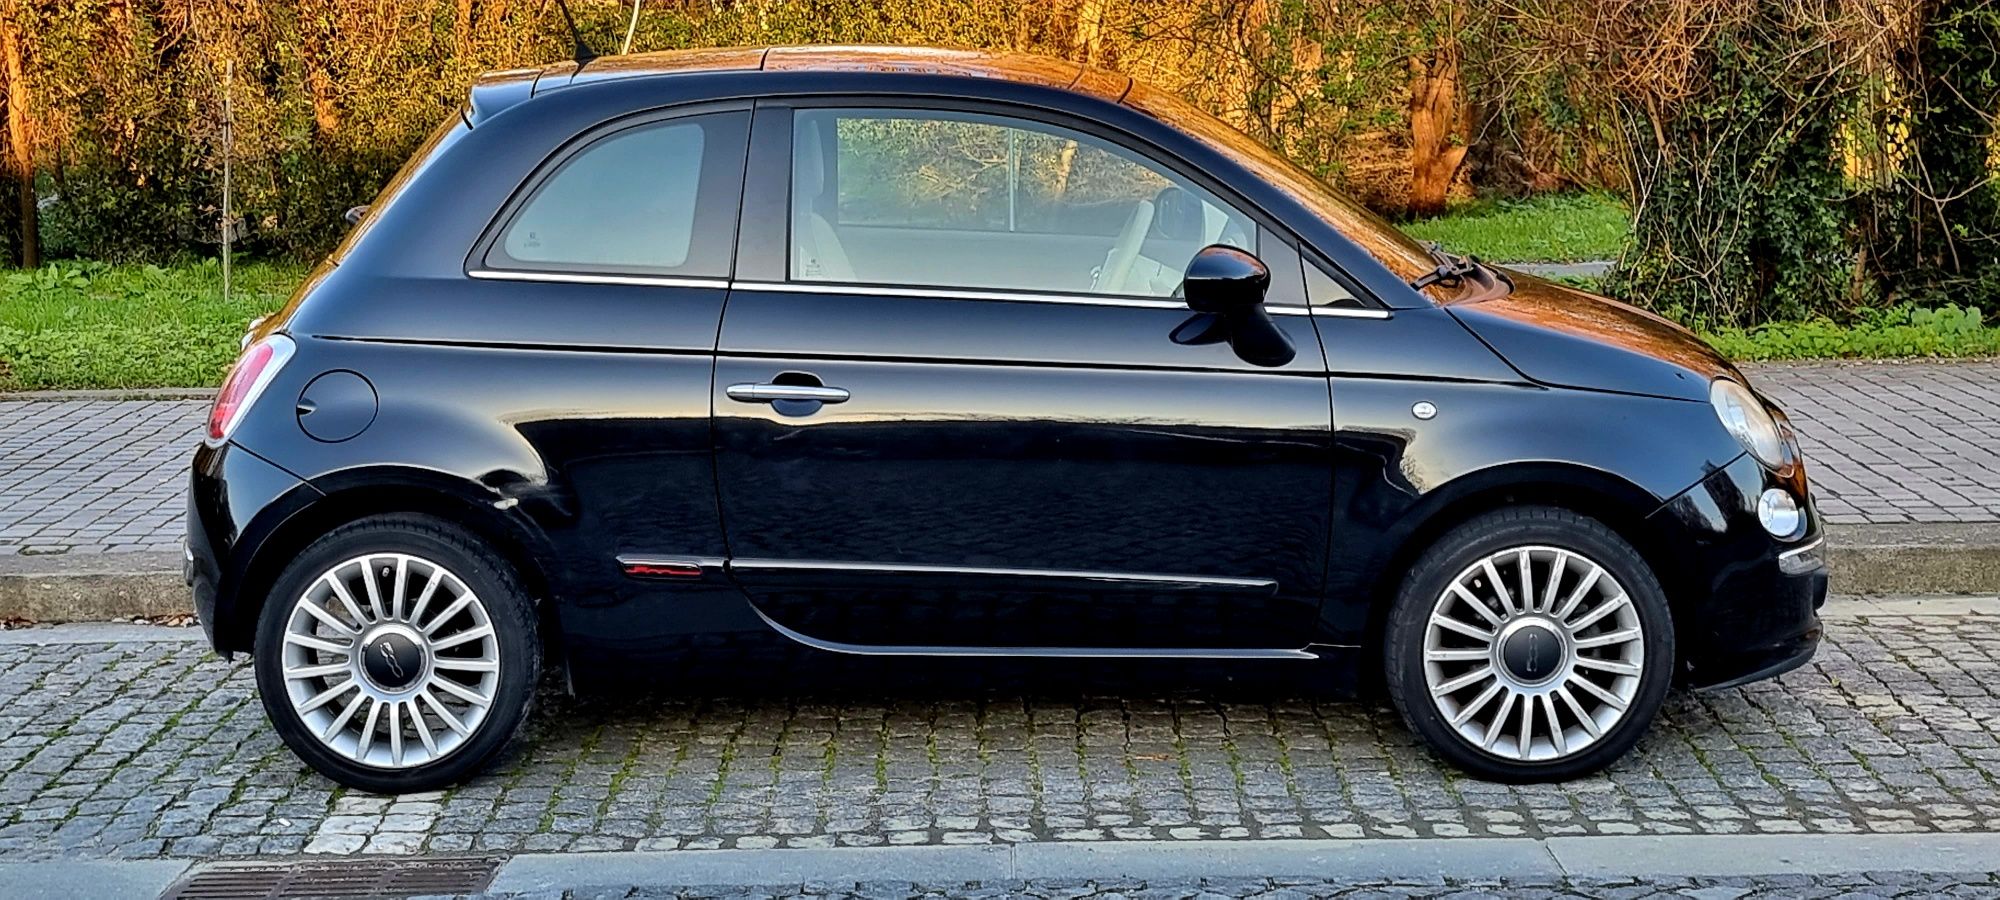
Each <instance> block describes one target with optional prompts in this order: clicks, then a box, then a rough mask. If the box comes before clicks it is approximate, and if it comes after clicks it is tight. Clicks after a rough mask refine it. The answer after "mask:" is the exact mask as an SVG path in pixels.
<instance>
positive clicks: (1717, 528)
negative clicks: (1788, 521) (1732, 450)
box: [1651, 454, 1827, 688]
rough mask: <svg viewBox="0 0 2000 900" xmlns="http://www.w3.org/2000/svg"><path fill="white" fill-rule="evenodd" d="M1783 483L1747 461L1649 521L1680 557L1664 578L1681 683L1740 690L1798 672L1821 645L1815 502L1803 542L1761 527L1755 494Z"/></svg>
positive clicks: (1820, 543) (1821, 560)
mask: <svg viewBox="0 0 2000 900" xmlns="http://www.w3.org/2000/svg"><path fill="white" fill-rule="evenodd" d="M1782 484H1783V483H1782V482H1780V481H1779V480H1778V479H1776V477H1775V476H1773V475H1771V474H1770V473H1769V472H1768V471H1767V470H1766V469H1764V467H1763V466H1760V465H1758V464H1757V462H1756V460H1754V459H1752V458H1750V457H1749V456H1748V455H1747V454H1746V455H1744V456H1741V457H1738V458H1737V459H1736V461H1735V462H1732V463H1730V464H1729V465H1727V466H1724V467H1723V468H1721V469H1718V470H1716V471H1715V472H1712V473H1710V475H1709V476H1708V477H1707V478H1705V479H1703V480H1702V481H1701V483H1699V484H1697V485H1695V486H1694V487H1693V488H1690V489H1689V490H1687V491H1685V492H1683V493H1682V494H1680V495H1679V496H1677V497H1675V498H1674V499H1673V500H1671V501H1669V502H1668V503H1667V504H1666V505H1665V506H1664V507H1662V508H1661V509H1660V510H1659V511H1658V512H1655V513H1654V514H1653V516H1652V517H1651V524H1652V525H1653V526H1654V529H1653V530H1654V533H1655V534H1658V535H1659V536H1660V537H1661V539H1662V540H1664V541H1667V542H1669V543H1670V545H1671V546H1673V547H1676V548H1679V549H1678V551H1677V552H1673V553H1669V554H1666V555H1667V556H1668V557H1669V558H1674V559H1676V561H1677V563H1678V564H1677V565H1675V566H1674V567H1673V570H1674V572H1675V573H1677V576H1676V577H1672V578H1670V579H1669V585H1668V587H1669V592H1670V596H1671V597H1672V600H1673V605H1674V625H1675V636H1676V639H1677V641H1676V642H1677V643H1678V645H1679V651H1680V652H1679V655H1680V658H1681V673H1680V674H1681V681H1682V682H1683V683H1684V684H1686V685H1688V686H1691V687H1696V688H1719V687H1728V686H1732V685H1738V684H1744V683H1746V682H1751V681H1757V680H1760V679H1764V678H1770V677H1772V676H1775V675H1779V674H1782V673H1784V672H1787V671H1790V670H1792V669H1795V668H1798V667H1799V666H1802V665H1804V664H1805V663H1806V662H1808V661H1810V660H1811V659H1812V656H1813V653H1814V652H1815V651H1816V650H1817V649H1818V647H1819V641H1820V629H1821V626H1820V619H1819V609H1820V607H1821V606H1823V605H1825V603H1826V593H1827V566H1826V543H1825V532H1824V529H1823V527H1822V525H1821V523H1820V519H1819V514H1818V512H1817V511H1816V510H1815V509H1813V506H1812V502H1811V499H1810V498H1809V497H1808V498H1801V499H1802V501H1803V505H1804V507H1805V511H1806V515H1807V523H1808V524H1807V528H1806V533H1805V535H1804V536H1802V537H1800V538H1799V539H1798V540H1795V541H1780V540H1778V539H1776V538H1773V537H1771V535H1770V534H1768V533H1767V532H1765V531H1764V528H1763V526H1762V525H1759V524H1758V521H1757V509H1756V504H1757V496H1758V495H1759V494H1761V493H1762V492H1763V491H1764V490H1765V489H1766V488H1769V487H1778V486H1782Z"/></svg>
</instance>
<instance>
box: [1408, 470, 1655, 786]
mask: <svg viewBox="0 0 2000 900" xmlns="http://www.w3.org/2000/svg"><path fill="white" fill-rule="evenodd" d="M1387 638H1388V641H1389V645H1388V648H1387V653H1385V662H1386V663H1387V665H1388V673H1387V674H1388V677H1389V683H1390V687H1391V691H1392V694H1393V696H1394V699H1395V701H1396V704H1397V706H1398V708H1400V709H1402V710H1403V714H1404V716H1405V717H1406V718H1407V719H1409V721H1410V723H1411V725H1412V726H1413V727H1414V728H1416V730H1417V731H1418V732H1419V733H1421V734H1422V735H1423V736H1424V737H1425V738H1427V739H1429V740H1430V742H1431V743H1432V744H1433V745H1434V746H1436V747H1437V749H1438V750H1439V751H1440V752H1441V753H1443V754H1444V755H1445V756H1447V757H1450V758H1451V759H1452V760H1453V761H1454V762H1457V763H1459V764H1460V765H1461V766H1464V767H1466V768H1468V769H1472V770H1474V771H1476V772H1478V773H1479V774H1482V775H1488V776H1492V777H1499V778H1506V779H1510V780H1528V779H1544V778H1565V777H1570V776H1573V775H1576V774H1580V773H1582V772H1587V771H1591V770H1593V769H1596V768H1600V767H1602V766H1603V765H1605V764H1607V763H1609V762H1610V761H1611V760H1613V759H1615V758H1617V757H1618V756H1619V755H1621V754H1623V753H1624V752H1625V750H1627V749H1628V748H1630V746H1631V745H1632V743H1633V742H1634V741H1636V740H1637V739H1638V737H1639V735H1640V734H1641V733H1642V732H1643V731H1644V730H1645V728H1646V725H1647V724H1648V723H1649V722H1650V721H1651V719H1652V717H1653V714H1654V713H1655V712H1656V711H1657V709H1658V707H1659V704H1660V701H1661V698H1662V697H1663V696H1664V693H1665V690H1666V687H1667V681H1668V673H1669V672H1670V668H1669V664H1670V663H1671V660H1672V658H1673V628H1672V624H1671V622H1670V621H1669V619H1668V616H1667V609H1666V603H1665V598H1664V596H1663V594H1662V592H1661V591H1660V588H1659V584H1658V581H1657V579H1655V578H1654V576H1653V574H1652V572H1651V571H1650V570H1649V569H1648V568H1647V567H1646V565H1645V562H1644V561H1643V560H1642V559H1640V557H1639V556H1638V554H1637V553H1635V552H1634V551H1633V550H1632V548H1631V547H1630V546H1629V545H1627V544H1626V543H1625V542H1624V541H1623V540H1622V539H1620V538H1619V537H1618V536H1617V534H1616V533H1614V532H1612V531H1611V530H1610V529H1608V528H1606V527H1604V526H1603V525H1602V524H1600V523H1598V522H1595V521H1593V520H1590V519H1587V518H1585V517H1582V516H1579V515H1577V514H1575V513H1571V512H1568V511H1565V510H1556V509H1547V508H1523V509H1514V510H1503V511H1501V512H1497V513H1491V514H1488V515H1486V516H1482V517H1479V518H1477V519H1475V520H1473V521H1470V522H1467V523H1466V524H1465V525H1462V526H1460V527H1459V528H1457V529H1455V530H1453V531H1452V532H1450V533H1449V534H1447V535H1445V536H1444V537H1443V538H1442V539H1440V540H1439V541H1438V543H1437V544H1436V545H1434V546H1433V547H1432V548H1431V549H1430V550H1429V551H1428V552H1427V553H1426V554H1425V555H1424V557H1423V559H1422V560H1420V561H1419V562H1418V564H1417V566H1416V567H1415V569H1414V570H1413V574H1412V575H1411V577H1410V578H1409V580H1408V581H1407V582H1406V583H1405V585H1404V588H1403V592H1402V594H1401V595H1400V596H1399V597H1398V598H1397V605H1396V608H1395V609H1394V610H1393V611H1392V614H1391V619H1390V623H1389V633H1388V635H1387Z"/></svg>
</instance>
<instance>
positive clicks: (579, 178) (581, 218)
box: [484, 112, 748, 277]
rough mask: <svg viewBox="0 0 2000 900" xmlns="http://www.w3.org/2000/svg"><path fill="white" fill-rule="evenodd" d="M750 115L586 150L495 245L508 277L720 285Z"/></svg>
mask: <svg viewBox="0 0 2000 900" xmlns="http://www.w3.org/2000/svg"><path fill="white" fill-rule="evenodd" d="M747 129H748V115H747V114H746V113H741V112H728V113H715V114H709V115H700V116H689V117H683V118H676V119H669V120H665V121H659V122H652V123H648V124H643V125H636V126H631V127H627V128H622V129H619V130H617V131H613V132H611V133H609V134H605V135H602V136H600V137H597V138H595V139H592V140H589V141H588V142H587V143H585V144H584V145H583V146H582V147H581V148H580V149H578V150H575V151H574V152H571V153H569V154H567V155H566V156H563V157H559V158H558V159H556V160H554V161H552V162H551V163H549V164H547V165H545V171H544V173H543V174H541V175H540V176H539V177H538V178H537V179H536V180H535V182H534V184H533V186H532V187H531V188H529V190H528V193H527V194H526V195H525V197H523V198H520V199H518V200H517V201H516V203H515V205H514V208H513V210H512V212H511V213H510V214H509V215H508V216H507V218H506V223H505V224H504V225H502V226H501V228H500V229H499V231H498V233H497V234H496V235H495V236H494V237H493V239H492V240H491V243H490V245H489V246H488V248H487V251H486V254H485V256H484V262H485V265H486V267H488V268H492V269H504V270H525V271H547V272H582V273H605V274H640V275H676V276H688V277H723V276H727V275H728V274H729V271H730V254H731V252H732V246H731V245H732V244H733V243H734V237H735V233H736V213H737V201H738V196H737V195H738V193H739V191H740V190H741V185H742V181H743V152H744V141H745V139H746V137H747Z"/></svg>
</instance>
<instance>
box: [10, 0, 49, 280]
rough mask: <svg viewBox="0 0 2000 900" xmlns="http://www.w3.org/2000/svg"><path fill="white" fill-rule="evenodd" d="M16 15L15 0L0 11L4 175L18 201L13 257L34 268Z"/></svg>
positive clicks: (38, 249)
mask: <svg viewBox="0 0 2000 900" xmlns="http://www.w3.org/2000/svg"><path fill="white" fill-rule="evenodd" d="M20 14H21V9H20V4H19V0H14V2H9V3H8V4H7V7H6V9H5V10H4V11H0V76H4V79H5V82H6V89H7V174H8V176H9V180H11V181H12V182H13V183H14V190H15V196H16V199H17V200H18V202H19V203H20V214H19V215H18V216H17V217H16V225H17V226H18V227H19V228H20V242H19V244H18V245H17V249H16V252H15V254H14V259H15V261H17V262H19V263H20V264H21V265H22V266H23V267H26V268H34V267H36V266H39V265H41V264H42V241H41V223H40V215H39V212H40V210H39V208H38V207H37V206H36V205H35V154H34V146H35V123H34V119H33V118H31V111H32V109H33V107H32V106H31V105H30V101H29V98H28V79H27V66H26V64H25V62H24V60H23V57H24V55H25V52H26V51H25V50H24V48H22V46H21V43H22V29H21V26H20V24H19V21H18V18H19V16H20Z"/></svg>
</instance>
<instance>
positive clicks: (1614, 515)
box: [1364, 462, 1689, 671]
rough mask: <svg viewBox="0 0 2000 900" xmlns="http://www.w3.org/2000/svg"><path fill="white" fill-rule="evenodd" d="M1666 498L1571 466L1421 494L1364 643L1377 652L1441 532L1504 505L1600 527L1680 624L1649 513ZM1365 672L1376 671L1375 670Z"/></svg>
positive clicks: (1523, 466)
mask: <svg viewBox="0 0 2000 900" xmlns="http://www.w3.org/2000/svg"><path fill="white" fill-rule="evenodd" d="M1665 502H1666V498H1662V497H1657V496H1655V495H1653V494H1652V493H1651V492H1649V491H1647V490H1646V489H1644V488H1642V487H1640V486H1639V485H1637V484H1634V483H1633V482H1631V481H1628V480H1626V479H1624V478H1621V477H1619V476H1618V475H1616V474H1614V473H1611V472H1607V471H1605V470H1603V469H1598V468H1593V467H1590V466H1585V465H1579V464H1575V463H1551V462H1534V463H1513V464H1507V465H1501V466H1495V467H1492V468H1489V469H1482V470H1480V471H1478V472H1473V473H1470V474H1467V475H1464V476H1461V477H1459V478H1458V479H1455V480H1453V481H1451V482H1448V483H1446V484H1444V485H1441V486H1439V487H1438V488H1436V489H1434V490H1432V491H1430V492H1428V493H1427V494H1425V496H1424V498H1423V499H1422V500H1421V501H1419V503H1418V504H1417V505H1416V506H1415V507H1414V508H1413V509H1412V510H1411V511H1410V512H1409V513H1407V514H1406V515H1404V517H1403V518H1402V520H1401V521H1399V522H1398V523H1397V524H1396V526H1395V527H1394V529H1393V531H1394V535H1393V537H1392V540H1391V546H1392V547H1393V549H1392V550H1390V551H1389V554H1388V556H1387V557H1386V558H1385V559H1384V560H1383V564H1382V565H1381V566H1380V567H1378V569H1377V570H1376V571H1377V574H1376V576H1375V579H1374V583H1373V584H1372V585H1371V586H1370V588H1369V590H1368V620H1367V626H1366V631H1365V632H1364V633H1365V634H1366V635H1367V638H1368V640H1367V643H1368V646H1369V647H1370V648H1372V650H1371V655H1377V656H1379V654H1380V653H1381V648H1382V645H1383V632H1384V629H1385V628H1386V627H1387V624H1388V618H1389V611H1390V608H1391V606H1392V605H1393V604H1394V603H1395V600H1396V593H1397V591H1398V590H1399V589H1401V587H1402V584H1403V579H1404V576H1405V574H1406V573H1407V572H1408V571H1409V570H1410V567H1411V566H1412V565H1413V564H1414V563H1415V562H1416V560H1417V558H1418V557H1419V556H1420V555H1422V554H1423V552H1424V551H1425V550H1427V549H1429V548H1430V546H1431V545H1432V544H1434V543H1436V542H1437V540H1438V539H1439V538H1440V537H1442V536H1443V535H1444V534H1445V533H1446V532H1448V531H1450V530H1451V529H1453V528H1455V527H1457V526H1459V525H1460V524H1463V523H1465V522H1467V521H1470V520H1471V519H1473V518H1474V517H1476V516H1479V515H1482V514H1484V513H1487V512H1491V511H1493V510H1496V509H1503V508H1506V507H1510V506H1548V507H1554V508H1557V509H1565V510H1569V511H1570V512H1574V513H1576V514H1578V515H1583V516H1588V517H1590V518H1592V519H1595V520H1597V521H1599V522H1602V523H1604V525H1605V527H1607V528H1610V529H1611V530H1612V531H1613V532H1615V533H1617V534H1618V536H1619V537H1620V538H1623V539H1624V540H1625V542H1626V543H1627V544H1630V545H1631V546H1632V548H1633V550H1635V551H1637V552H1638V554H1639V557H1640V558H1641V559H1643V560H1645V561H1646V564H1647V566H1649V567H1651V568H1652V570H1653V576H1654V577H1655V578H1657V579H1659V582H1660V588H1661V590H1663V591H1664V592H1665V593H1666V595H1667V605H1668V608H1669V609H1670V610H1672V611H1673V613H1674V616H1675V618H1676V622H1675V626H1676V629H1677V630H1678V629H1679V627H1680V623H1679V621H1678V619H1679V616H1680V614H1681V608H1682V604H1681V603H1679V602H1677V601H1676V598H1677V597H1680V596H1683V595H1684V594H1685V592H1686V587H1687V584H1688V583H1689V581H1688V579H1687V578H1685V577H1684V576H1683V575H1682V567H1681V566H1680V565H1679V562H1680V557H1679V555H1678V554H1676V553H1674V552H1673V550H1672V545H1671V542H1668V541H1663V540H1661V539H1660V538H1661V537H1662V535H1661V534H1660V532H1659V530H1658V528H1657V527H1656V525H1655V523H1654V522H1653V520H1651V519H1650V518H1649V516H1650V514H1651V513H1652V512H1654V511H1655V510H1657V509H1659V508H1660V506H1661V505H1662V504H1663V503H1665ZM1368 669H1369V670H1372V671H1379V670H1380V666H1379V665H1371V666H1369V667H1368Z"/></svg>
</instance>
